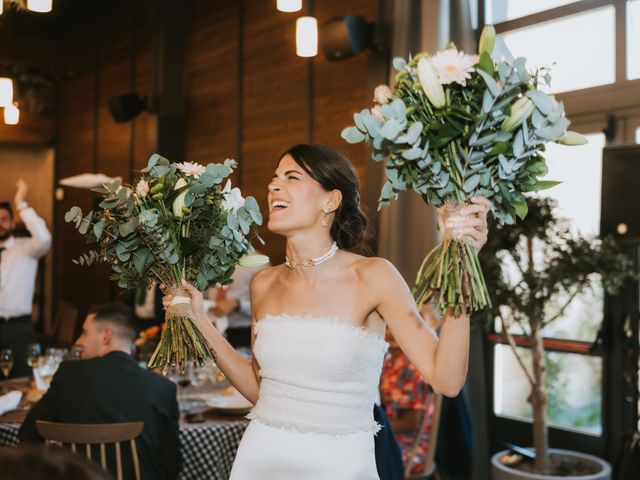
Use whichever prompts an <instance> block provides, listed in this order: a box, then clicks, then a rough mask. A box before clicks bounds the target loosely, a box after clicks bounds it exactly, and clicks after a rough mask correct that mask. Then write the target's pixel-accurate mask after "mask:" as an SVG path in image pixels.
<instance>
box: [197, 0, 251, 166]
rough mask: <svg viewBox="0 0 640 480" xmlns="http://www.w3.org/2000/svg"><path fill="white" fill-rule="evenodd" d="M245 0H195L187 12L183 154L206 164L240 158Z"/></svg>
mask: <svg viewBox="0 0 640 480" xmlns="http://www.w3.org/2000/svg"><path fill="white" fill-rule="evenodd" d="M240 4H241V2H211V1H208V0H196V1H194V2H192V5H191V9H190V11H189V31H190V35H189V38H188V46H187V66H186V68H187V97H188V100H187V121H188V123H187V129H188V130H187V140H186V155H185V158H186V159H187V160H188V161H191V162H198V163H202V164H204V165H206V164H208V163H218V162H222V161H224V159H226V158H236V159H237V158H238V155H239V151H238V114H239V112H238V105H239V102H238V93H239V92H238V81H239V79H238V58H239V52H238V48H239V43H240V42H239V38H238V35H239V21H238V20H239V13H240V8H241V6H240Z"/></svg>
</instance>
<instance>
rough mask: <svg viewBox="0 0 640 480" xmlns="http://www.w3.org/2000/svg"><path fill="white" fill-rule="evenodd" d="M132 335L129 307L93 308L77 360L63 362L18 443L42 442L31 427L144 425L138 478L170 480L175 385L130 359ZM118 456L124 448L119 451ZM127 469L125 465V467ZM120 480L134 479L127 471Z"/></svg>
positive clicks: (175, 453)
mask: <svg viewBox="0 0 640 480" xmlns="http://www.w3.org/2000/svg"><path fill="white" fill-rule="evenodd" d="M135 336H136V330H135V327H134V320H133V314H132V311H131V308H129V307H127V306H126V305H124V304H119V303H110V304H105V305H100V306H98V307H95V308H93V309H92V310H91V311H90V312H89V314H88V315H87V318H86V319H85V321H84V324H83V325H82V335H81V336H80V338H78V340H77V342H76V344H77V345H79V346H81V347H82V351H83V353H82V358H83V359H82V360H77V361H69V362H63V363H62V364H61V365H60V367H59V368H58V371H57V372H56V374H55V376H54V377H53V380H52V382H51V386H50V387H49V390H48V391H47V393H46V394H45V395H44V396H43V397H42V399H41V400H40V401H39V402H38V403H37V404H35V405H34V406H33V408H32V409H31V411H30V412H29V414H28V415H27V418H26V419H25V421H24V423H23V424H22V426H21V427H20V432H19V435H20V439H21V441H22V442H28V441H38V440H39V441H42V438H41V437H40V436H39V434H38V432H37V430H36V425H35V422H36V420H48V421H53V422H63V423H120V422H134V421H140V420H141V421H143V422H144V430H143V431H142V434H141V435H140V436H139V437H138V439H137V447H138V457H139V458H140V469H141V473H142V478H143V479H154V480H155V479H174V478H176V477H177V476H178V472H179V470H180V443H179V439H178V403H177V399H176V386H175V384H173V383H172V382H170V381H169V380H167V379H165V378H163V377H161V376H159V375H156V374H154V373H152V372H150V371H147V370H144V369H142V368H140V367H139V366H138V365H137V363H136V361H135V360H134V358H133V357H132V356H131V355H130V353H129V352H131V348H132V346H133V342H134V339H135ZM122 450H123V452H125V451H128V450H129V449H128V448H123V449H122ZM125 465H126V466H128V467H129V468H131V465H130V462H126V464H125ZM126 473H128V474H125V478H133V475H132V472H126Z"/></svg>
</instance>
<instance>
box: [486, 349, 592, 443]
mask: <svg viewBox="0 0 640 480" xmlns="http://www.w3.org/2000/svg"><path fill="white" fill-rule="evenodd" d="M519 350H521V351H522V353H523V356H524V358H525V359H526V360H525V361H527V362H530V360H529V359H530V357H531V352H530V350H528V349H523V348H519ZM546 362H547V387H548V388H549V392H550V393H553V395H551V396H550V397H549V408H548V414H549V417H548V418H549V424H550V425H554V426H558V427H564V428H570V429H575V430H579V431H582V432H583V433H587V434H592V435H599V434H600V433H601V431H602V408H601V401H600V399H601V398H602V359H601V358H600V357H596V356H589V355H580V354H575V353H564V352H554V351H547V354H546ZM494 379H495V380H494V392H493V399H494V405H493V409H494V412H495V413H496V415H500V416H502V417H510V418H514V419H518V420H525V421H529V420H530V419H531V418H532V417H533V414H532V411H531V404H530V403H529V402H528V401H527V397H528V396H529V393H530V392H531V388H530V386H529V382H528V381H527V378H526V377H525V376H524V375H523V374H522V371H521V370H520V365H519V364H518V362H517V360H516V358H515V356H514V354H513V351H512V350H511V347H509V346H508V345H495V347H494Z"/></svg>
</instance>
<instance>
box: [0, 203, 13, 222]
mask: <svg viewBox="0 0 640 480" xmlns="http://www.w3.org/2000/svg"><path fill="white" fill-rule="evenodd" d="M2 208H4V209H5V210H6V211H7V212H9V216H10V217H11V220H13V208H11V202H0V209H2Z"/></svg>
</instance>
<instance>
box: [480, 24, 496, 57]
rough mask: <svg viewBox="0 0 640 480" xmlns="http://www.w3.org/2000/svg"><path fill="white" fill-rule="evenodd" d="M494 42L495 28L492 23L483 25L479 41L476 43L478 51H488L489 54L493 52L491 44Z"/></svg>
mask: <svg viewBox="0 0 640 480" xmlns="http://www.w3.org/2000/svg"><path fill="white" fill-rule="evenodd" d="M495 43H496V29H495V28H494V27H493V25H485V26H484V28H483V29H482V33H481V34H480V43H479V45H478V53H479V54H480V55H482V54H483V53H488V54H489V55H491V52H493V46H494V45H495Z"/></svg>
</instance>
